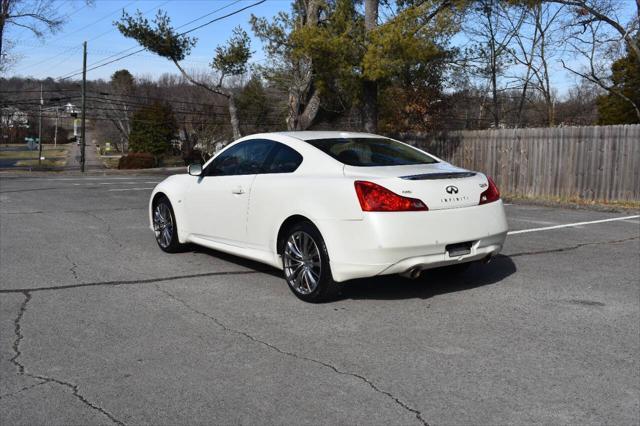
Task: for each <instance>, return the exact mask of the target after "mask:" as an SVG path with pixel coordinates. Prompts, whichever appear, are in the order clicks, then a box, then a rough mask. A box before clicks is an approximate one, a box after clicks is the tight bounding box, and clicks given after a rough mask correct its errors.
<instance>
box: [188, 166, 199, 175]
mask: <svg viewBox="0 0 640 426" xmlns="http://www.w3.org/2000/svg"><path fill="white" fill-rule="evenodd" d="M187 172H188V173H189V174H190V175H191V176H200V175H201V174H202V164H189V165H188V166H187Z"/></svg>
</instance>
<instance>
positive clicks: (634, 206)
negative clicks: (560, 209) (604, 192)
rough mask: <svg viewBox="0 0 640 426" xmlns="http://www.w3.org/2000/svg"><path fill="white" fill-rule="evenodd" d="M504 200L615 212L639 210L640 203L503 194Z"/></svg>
mask: <svg viewBox="0 0 640 426" xmlns="http://www.w3.org/2000/svg"><path fill="white" fill-rule="evenodd" d="M503 198H504V199H505V200H507V201H521V202H525V203H531V204H541V205H558V206H573V207H585V208H589V207H595V208H601V209H614V210H639V209H640V201H628V200H585V199H583V198H578V197H544V196H535V197H526V196H522V195H512V194H503Z"/></svg>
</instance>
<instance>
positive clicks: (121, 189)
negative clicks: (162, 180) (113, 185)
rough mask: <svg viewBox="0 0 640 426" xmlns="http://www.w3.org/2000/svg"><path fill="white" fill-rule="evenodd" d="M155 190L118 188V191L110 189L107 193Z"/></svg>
mask: <svg viewBox="0 0 640 426" xmlns="http://www.w3.org/2000/svg"><path fill="white" fill-rule="evenodd" d="M149 189H153V188H118V189H108V190H107V192H111V191H147V190H149Z"/></svg>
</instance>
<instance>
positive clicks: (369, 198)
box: [355, 180, 429, 212]
mask: <svg viewBox="0 0 640 426" xmlns="http://www.w3.org/2000/svg"><path fill="white" fill-rule="evenodd" d="M355 186H356V193H357V194H358V201H360V207H362V211H365V212H404V211H418V210H429V209H428V208H427V206H426V205H425V204H424V203H423V202H422V201H420V200H418V199H416V198H409V197H403V196H401V195H398V194H396V193H394V192H391V191H389V190H388V189H387V188H385V187H382V186H380V185H377V184H375V183H373V182H367V181H363V180H357V181H356V182H355Z"/></svg>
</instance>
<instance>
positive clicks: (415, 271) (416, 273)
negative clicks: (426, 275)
mask: <svg viewBox="0 0 640 426" xmlns="http://www.w3.org/2000/svg"><path fill="white" fill-rule="evenodd" d="M400 275H402V276H403V277H405V278H409V279H412V280H415V279H417V278H419V277H420V275H422V270H421V269H420V268H418V267H415V268H411V269H409V270H408V271H405V272H403V273H402V274H400Z"/></svg>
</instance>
